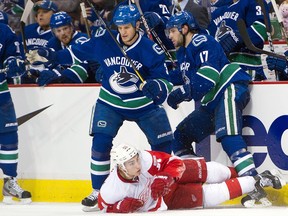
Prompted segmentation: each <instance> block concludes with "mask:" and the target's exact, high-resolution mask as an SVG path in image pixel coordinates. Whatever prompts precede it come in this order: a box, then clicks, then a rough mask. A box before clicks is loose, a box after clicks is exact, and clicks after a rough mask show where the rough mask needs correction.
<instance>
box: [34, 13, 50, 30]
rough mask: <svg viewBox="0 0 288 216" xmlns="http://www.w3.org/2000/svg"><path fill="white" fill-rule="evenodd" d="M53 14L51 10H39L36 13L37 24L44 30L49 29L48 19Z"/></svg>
mask: <svg viewBox="0 0 288 216" xmlns="http://www.w3.org/2000/svg"><path fill="white" fill-rule="evenodd" d="M52 14H53V11H52V10H45V9H42V8H39V9H38V10H37V12H36V22H37V23H38V24H39V26H40V27H41V28H42V29H44V30H48V29H50V26H49V25H50V18H51V16H52Z"/></svg>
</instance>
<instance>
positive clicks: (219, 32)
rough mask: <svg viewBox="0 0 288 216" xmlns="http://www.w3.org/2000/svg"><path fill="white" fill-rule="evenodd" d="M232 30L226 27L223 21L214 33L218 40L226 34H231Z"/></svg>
mask: <svg viewBox="0 0 288 216" xmlns="http://www.w3.org/2000/svg"><path fill="white" fill-rule="evenodd" d="M232 31H233V30H232V28H231V27H229V26H227V25H226V22H225V20H223V21H222V22H221V24H220V27H219V28H218V29H217V32H216V38H218V39H220V38H221V37H223V36H224V35H225V34H228V33H229V32H232Z"/></svg>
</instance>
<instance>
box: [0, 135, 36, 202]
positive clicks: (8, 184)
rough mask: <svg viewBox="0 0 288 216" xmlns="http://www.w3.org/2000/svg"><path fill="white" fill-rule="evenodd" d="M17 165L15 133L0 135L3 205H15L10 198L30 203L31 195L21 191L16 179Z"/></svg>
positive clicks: (16, 137)
mask: <svg viewBox="0 0 288 216" xmlns="http://www.w3.org/2000/svg"><path fill="white" fill-rule="evenodd" d="M17 164H18V135H17V131H12V132H7V133H0V168H1V169H2V171H3V174H4V185H3V191H2V193H3V197H4V199H3V203H6V204H13V203H15V202H14V201H13V200H12V198H13V197H15V198H19V199H20V201H21V203H22V204H28V203H31V193H30V192H28V191H26V190H24V189H22V188H21V187H20V186H19V184H18V182H17V179H16V176H17Z"/></svg>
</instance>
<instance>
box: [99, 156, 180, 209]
mask: <svg viewBox="0 0 288 216" xmlns="http://www.w3.org/2000/svg"><path fill="white" fill-rule="evenodd" d="M139 158H140V161H141V166H142V168H141V174H140V176H139V177H138V178H137V180H127V179H124V178H123V177H122V176H120V174H119V172H118V171H117V167H115V168H114V169H113V170H112V171H111V173H110V175H109V176H108V177H107V179H106V181H105V182H104V184H103V185H102V187H101V189H100V195H99V197H98V205H99V208H100V209H101V210H103V211H104V212H111V209H112V208H113V205H114V204H115V203H117V202H119V201H121V200H123V199H124V198H127V197H131V198H135V199H141V200H143V201H144V205H143V207H141V208H140V209H139V212H147V211H161V210H167V206H166V204H165V203H164V201H163V197H160V198H158V199H157V200H153V199H152V197H151V184H152V182H153V180H154V176H155V175H157V174H158V173H159V174H160V173H166V174H169V175H170V176H172V177H174V178H175V179H179V178H181V176H182V174H183V172H184V170H185V166H184V164H183V162H182V160H181V159H180V158H178V157H175V156H171V155H169V154H166V153H163V152H154V151H152V152H151V151H141V152H140V153H139ZM109 209H110V210H109Z"/></svg>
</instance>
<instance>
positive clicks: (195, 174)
mask: <svg viewBox="0 0 288 216" xmlns="http://www.w3.org/2000/svg"><path fill="white" fill-rule="evenodd" d="M183 162H184V164H185V167H186V169H185V172H184V173H183V175H182V177H181V179H180V180H179V181H178V183H179V184H186V183H220V182H223V181H225V180H228V179H230V178H235V177H236V176H237V173H236V171H235V169H234V168H233V167H227V166H224V165H222V164H220V163H218V162H214V161H211V162H206V161H205V159H204V158H201V159H183Z"/></svg>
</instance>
